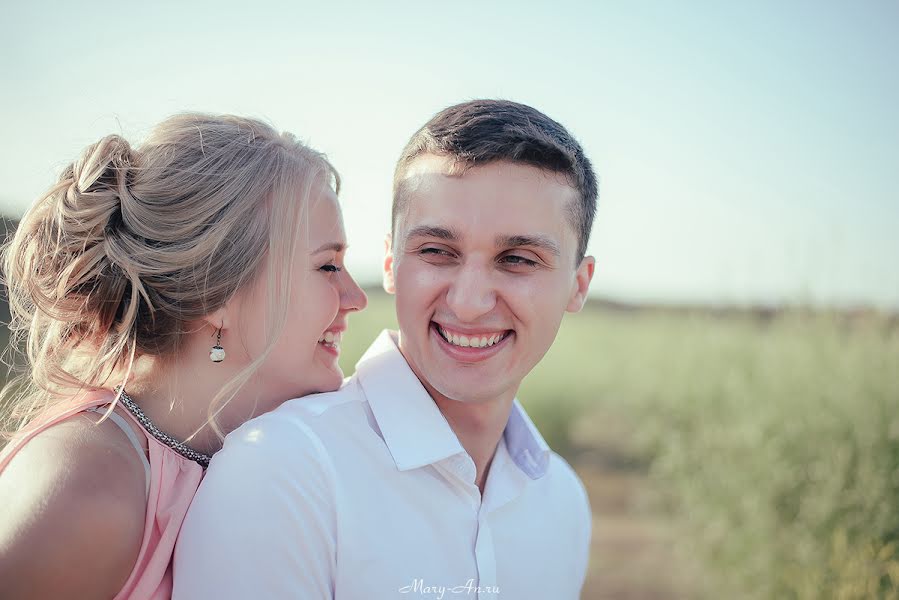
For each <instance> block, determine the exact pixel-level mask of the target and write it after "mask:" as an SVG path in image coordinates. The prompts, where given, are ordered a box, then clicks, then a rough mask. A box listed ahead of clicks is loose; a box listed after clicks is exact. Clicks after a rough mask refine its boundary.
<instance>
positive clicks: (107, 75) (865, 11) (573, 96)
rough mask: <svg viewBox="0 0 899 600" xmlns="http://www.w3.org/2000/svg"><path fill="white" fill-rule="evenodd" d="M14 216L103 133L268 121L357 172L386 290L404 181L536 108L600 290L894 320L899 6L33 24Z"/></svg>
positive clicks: (359, 241) (39, 20) (364, 278)
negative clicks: (573, 187) (399, 176)
mask: <svg viewBox="0 0 899 600" xmlns="http://www.w3.org/2000/svg"><path fill="white" fill-rule="evenodd" d="M3 13H4V19H3V22H2V23H0V82H2V93H0V110H2V111H3V114H4V115H5V119H3V123H2V125H0V127H2V129H0V131H2V133H3V135H2V137H0V182H2V183H0V212H2V213H3V214H6V215H9V216H21V214H22V213H23V212H24V211H25V210H26V209H27V207H28V206H29V205H30V203H31V202H33V201H34V200H35V199H36V198H37V197H38V196H39V195H40V194H41V193H42V191H43V190H45V189H46V188H47V187H48V186H49V185H50V184H51V183H52V182H53V181H54V180H55V178H56V176H57V174H58V173H59V171H61V170H62V169H63V167H65V165H66V164H68V163H69V162H70V161H72V160H73V159H75V158H76V157H77V156H78V154H79V153H80V151H81V150H82V149H83V148H84V147H85V146H87V145H88V144H90V143H93V142H95V141H96V140H98V139H100V138H101V137H103V136H104V135H106V134H109V133H120V134H123V135H124V136H125V137H126V138H128V139H129V140H131V141H132V142H134V143H139V142H140V139H141V138H142V137H143V136H144V135H146V133H147V132H148V131H149V130H150V129H151V128H152V126H153V125H154V124H155V123H157V122H159V121H161V120H162V119H164V118H165V117H166V116H168V115H171V114H173V113H176V112H181V111H185V110H200V111H207V112H226V113H235V114H240V115H247V116H254V117H260V118H263V119H265V120H267V121H269V122H271V123H272V124H274V125H275V126H276V127H277V128H278V129H281V130H287V131H291V132H293V133H294V134H295V135H296V136H297V137H298V138H299V139H301V140H303V141H305V142H307V143H309V144H310V145H312V146H313V147H315V148H317V149H319V150H322V151H324V152H325V153H327V155H328V157H329V158H330V159H331V161H332V162H333V163H334V164H335V166H336V167H337V169H338V170H339V171H340V173H341V177H342V181H343V187H342V191H341V202H342V203H343V209H344V218H345V223H346V229H347V236H348V238H349V241H350V250H349V253H348V257H347V261H348V266H349V267H350V269H351V271H352V272H353V273H354V274H355V275H356V277H357V279H359V280H360V281H361V282H363V283H368V284H372V283H375V282H377V281H378V280H379V278H380V263H381V254H382V249H383V238H384V234H385V233H386V231H387V229H388V228H389V212H390V197H391V178H392V173H393V167H394V162H395V160H396V159H397V157H398V156H399V153H400V151H401V149H402V147H403V145H404V144H405V142H406V141H407V140H408V138H409V137H410V136H411V134H412V133H413V132H414V131H415V130H416V129H417V128H418V127H420V126H421V125H422V124H424V122H425V121H427V119H428V118H430V117H431V116H432V115H433V114H434V113H436V112H437V111H438V110H440V109H442V108H444V107H446V106H448V105H450V104H454V103H457V102H460V101H464V100H469V99H473V98H480V97H489V98H509V99H512V100H516V101H519V102H523V103H526V104H530V105H532V106H534V107H536V108H538V109H540V110H542V111H544V112H545V113H547V114H548V115H549V116H550V117H552V118H554V119H555V120H557V121H559V122H561V123H562V124H563V125H565V126H566V127H567V128H568V129H569V131H571V132H572V133H573V134H574V135H575V137H577V138H578V140H580V142H581V144H582V145H583V147H584V149H585V151H586V153H587V156H588V157H589V158H590V159H591V160H592V162H593V164H594V167H595V168H596V171H597V172H598V174H599V177H600V198H599V209H598V212H597V219H596V224H595V227H594V230H593V235H592V238H591V243H590V245H589V248H588V250H589V252H590V253H591V254H593V255H594V256H595V257H596V260H597V274H596V277H595V279H594V281H593V285H592V292H593V293H594V294H596V295H598V296H602V297H606V298H611V299H615V300H619V301H628V302H660V303H702V304H728V305H740V306H745V305H754V304H766V305H775V304H783V303H787V304H798V303H812V304H816V305H822V306H875V307H880V308H890V309H896V308H899V267H897V257H899V191H897V190H899V110H897V108H896V107H899V2H897V1H896V0H892V1H875V0H872V1H863V2H857V3H848V2H836V1H825V2H821V1H817V2H806V1H801V0H796V1H792V0H791V1H789V2H773V1H771V2H769V1H760V2H752V3H748V2H736V1H731V2H725V1H721V2H711V1H708V2H705V1H695V2H694V1H685V2H662V1H661V0H660V1H657V2H645V1H637V2H614V3H613V2H601V1H594V2H570V1H566V0H558V1H553V2H527V3H525V2H504V1H493V2H485V1H481V2H474V1H468V0H457V1H454V2H452V3H446V2H427V1H422V0H419V1H418V2H406V1H395V2H375V1H372V2H365V3H362V2H357V3H352V2H341V1H340V0H336V1H332V2H326V3H325V2H316V3H311V2H303V1H294V2H284V3H277V2H265V1H257V2H230V1H228V0H219V1H218V2H154V3H142V4H141V5H137V3H117V4H109V3H108V2H102V3H101V2H93V1H84V2H78V3H77V6H76V3H63V2H56V3H53V2H44V1H40V0H38V1H34V2H29V3H25V2H17V3H15V4H9V5H7V4H6V3H4V7H3Z"/></svg>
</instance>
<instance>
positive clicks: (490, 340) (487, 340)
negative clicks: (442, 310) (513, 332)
mask: <svg viewBox="0 0 899 600" xmlns="http://www.w3.org/2000/svg"><path fill="white" fill-rule="evenodd" d="M437 331H438V332H439V333H440V335H441V336H442V337H443V339H445V340H446V341H447V342H449V343H450V344H452V345H453V346H459V347H461V348H485V347H487V346H493V345H494V344H498V343H499V342H501V341H503V339H505V337H506V336H507V335H508V334H509V332H508V331H501V332H499V333H491V334H485V335H474V336H467V335H461V334H456V333H450V332H449V331H447V330H446V329H444V328H443V327H441V326H440V325H437Z"/></svg>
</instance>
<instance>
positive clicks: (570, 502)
mask: <svg viewBox="0 0 899 600" xmlns="http://www.w3.org/2000/svg"><path fill="white" fill-rule="evenodd" d="M547 474H548V475H549V476H550V483H551V485H552V488H553V490H554V494H555V495H556V497H557V500H558V501H559V502H561V503H564V504H565V505H566V507H567V508H568V509H569V510H570V511H572V512H571V513H570V514H571V515H572V516H579V517H581V518H589V515H590V514H591V509H590V499H589V497H588V496H587V490H586V488H585V487H584V482H583V481H581V478H580V477H579V476H578V474H577V472H576V471H575V470H574V468H572V466H571V465H570V464H568V461H566V460H565V459H564V458H562V457H561V456H560V455H558V454H556V453H555V452H552V451H550V459H549V468H548V470H547Z"/></svg>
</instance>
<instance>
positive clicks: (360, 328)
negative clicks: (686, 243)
mask: <svg viewBox="0 0 899 600" xmlns="http://www.w3.org/2000/svg"><path fill="white" fill-rule="evenodd" d="M394 324H395V317H394V315H393V307H392V302H391V299H390V298H389V297H387V296H385V295H383V294H374V293H373V294H371V296H370V305H369V308H368V309H367V310H366V311H364V312H363V313H360V314H358V315H353V316H352V317H351V319H350V331H349V332H348V334H347V335H346V336H345V338H344V343H343V347H344V350H343V357H342V364H343V365H344V370H345V372H346V373H347V374H349V373H352V371H353V365H354V364H355V361H356V360H357V359H358V357H359V356H360V355H361V353H362V351H363V350H364V349H365V347H367V345H368V343H369V342H370V341H371V340H372V339H373V338H374V337H375V335H376V334H377V333H378V331H380V329H382V328H383V327H385V326H394ZM519 396H520V398H521V400H522V402H523V403H524V405H525V406H526V408H527V409H528V411H529V412H530V413H531V415H532V417H533V418H534V420H535V422H536V423H537V425H538V427H539V428H540V429H541V431H542V432H543V433H544V436H545V437H546V438H547V440H548V441H549V443H550V445H552V446H553V448H554V449H556V450H557V451H558V452H559V453H560V454H562V455H563V456H565V457H566V458H567V459H568V460H569V461H570V462H571V463H572V464H573V466H574V467H575V469H576V470H577V471H578V472H579V474H580V475H581V477H582V479H583V480H584V482H585V484H586V486H587V488H588V491H589V493H590V496H591V502H592V505H593V508H594V546H593V548H594V552H593V555H592V557H591V571H590V574H589V577H588V582H587V586H586V588H585V591H584V596H583V597H584V598H586V599H595V598H632V599H649V598H710V599H712V598H714V599H718V598H728V599H731V598H733V599H742V598H745V599H755V598H765V599H768V598H772V599H773V598H777V599H780V598H796V599H812V598H815V599H818V598H822V599H826V598H833V599H854V598H899V549H897V544H899V320H897V319H896V317H888V316H884V315H878V314H874V313H860V314H856V315H845V314H841V315H836V314H819V313H810V312H807V311H799V310H797V311H787V312H782V313H778V312H775V313H764V314H750V313H739V312H736V313H730V314H716V313H712V312H709V311H701V310H695V311H688V310H661V309H660V310H612V309H609V308H607V307H606V308H603V307H600V306H598V305H590V306H588V308H587V309H586V310H585V311H584V312H582V313H580V314H577V315H569V316H568V317H566V320H565V322H564V323H563V326H562V329H561V331H560V333H559V337H558V339H557V341H556V344H555V345H554V346H553V348H552V349H551V350H550V351H549V353H548V354H547V356H546V357H545V359H544V360H543V361H542V362H541V364H540V365H539V366H538V368H537V369H536V370H535V371H534V372H533V373H532V374H531V375H530V376H529V377H528V379H527V380H526V381H525V383H524V385H523V387H522V390H521V392H520V395H519Z"/></svg>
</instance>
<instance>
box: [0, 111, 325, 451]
mask: <svg viewBox="0 0 899 600" xmlns="http://www.w3.org/2000/svg"><path fill="white" fill-rule="evenodd" d="M323 185H333V188H334V190H335V191H338V190H339V185H340V181H339V177H338V175H337V172H336V171H335V170H334V168H333V167H332V166H331V165H330V163H328V161H327V160H326V159H325V157H324V156H323V155H322V154H320V153H318V152H316V151H314V150H312V149H310V148H308V147H306V146H304V145H303V144H301V143H299V142H297V141H296V140H295V139H294V138H293V136H292V135H290V134H287V133H285V134H279V133H278V132H277V131H275V130H274V129H273V128H272V127H271V126H269V125H267V124H265V123H263V122H261V121H258V120H254V119H248V118H242V117H236V116H230V115H223V116H217V115H207V114H195V113H190V114H180V115H176V116H173V117H171V118H169V119H167V120H165V121H163V122H162V123H161V124H159V125H158V126H157V127H156V128H155V129H154V130H153V131H152V133H151V134H150V135H149V137H148V139H147V140H146V141H145V142H144V143H143V144H142V145H140V146H139V147H137V148H132V147H131V146H130V145H129V143H128V142H127V141H126V140H125V139H123V138H122V137H120V136H118V135H109V136H106V137H104V138H103V139H101V140H100V141H99V142H97V143H96V144H93V145H91V146H89V147H88V148H87V149H85V151H84V152H83V153H82V155H81V157H80V158H79V159H78V160H77V161H75V162H74V163H72V164H71V165H69V166H68V167H66V168H65V170H64V171H63V172H62V174H61V175H60V177H59V181H58V182H57V184H56V185H54V186H53V187H52V188H51V189H50V190H49V191H48V192H47V194H46V195H44V196H43V197H42V198H40V199H39V200H38V201H37V202H36V203H35V204H34V205H33V206H32V207H31V209H30V210H29V211H28V212H27V213H26V215H25V216H24V217H23V219H22V221H21V223H20V224H19V226H18V228H17V230H16V232H15V235H14V236H13V238H12V240H11V241H10V242H9V243H8V244H7V245H6V247H5V248H4V249H3V269H4V274H5V279H6V283H7V285H8V288H9V302H10V312H11V314H12V320H11V323H10V330H11V332H12V334H13V337H12V344H19V345H20V347H24V352H25V355H26V358H27V369H26V372H25V373H23V374H22V375H20V376H19V377H18V378H17V379H15V380H13V381H12V382H10V384H8V385H7V386H6V388H5V389H4V391H3V396H4V401H5V402H7V403H8V402H10V399H11V397H13V396H15V397H17V400H16V401H15V402H13V403H12V404H13V406H12V411H11V412H10V414H9V415H8V417H7V418H6V419H4V421H5V422H4V425H5V427H3V429H4V430H5V431H6V432H7V433H8V432H9V431H11V430H12V429H18V428H21V427H22V426H24V425H25V424H27V423H28V422H29V421H31V420H32V419H33V418H34V416H35V415H37V414H39V413H41V412H43V411H45V410H46V409H47V408H49V407H51V406H52V405H53V404H54V403H55V402H57V401H58V399H59V398H65V397H70V396H71V394H72V393H73V392H74V393H77V392H78V391H80V390H84V389H95V388H98V387H102V386H103V385H106V384H107V382H108V381H109V380H110V378H111V377H116V378H117V381H116V383H123V384H124V383H125V382H126V381H127V379H128V377H129V375H130V373H131V370H132V368H133V365H134V362H135V359H136V358H138V357H141V356H152V357H159V358H162V359H166V358H171V357H173V356H175V355H177V353H178V350H179V348H180V347H181V344H182V341H183V338H184V336H185V335H186V334H187V333H189V331H188V328H189V327H190V325H191V324H192V323H193V324H195V323H196V322H197V321H198V320H199V319H200V318H201V317H203V316H204V315H208V314H209V313H211V312H213V311H215V310H217V309H218V308H220V307H222V306H223V305H224V304H225V302H227V301H228V300H229V299H230V298H231V297H232V296H233V295H234V294H235V292H237V291H238V290H239V289H240V288H241V287H242V286H244V285H245V284H247V283H248V282H250V281H251V280H253V279H254V275H255V274H256V273H257V272H259V268H260V267H261V266H262V264H263V261H264V260H268V261H271V267H272V268H270V269H268V273H269V276H268V282H267V285H268V291H269V294H268V297H269V304H270V306H269V309H270V312H269V314H270V315H274V318H272V319H269V322H268V323H267V324H266V325H267V336H268V337H267V339H268V346H267V348H266V350H265V351H264V352H263V353H262V354H261V355H260V356H258V357H254V360H253V361H252V362H251V364H250V365H248V366H247V367H246V368H245V369H243V370H242V371H241V372H240V373H238V374H237V375H236V376H235V377H234V378H233V379H232V380H230V381H228V382H227V383H226V384H225V385H224V386H223V388H222V390H221V391H220V392H219V393H218V394H217V395H216V397H215V398H214V399H212V401H211V404H210V409H209V410H210V412H209V414H210V419H211V420H212V422H213V424H214V423H215V419H214V417H215V415H217V414H218V412H219V411H220V410H221V408H222V407H223V406H224V405H225V404H227V402H228V401H229V400H230V399H231V398H233V397H234V395H236V394H237V392H238V391H239V389H240V388H241V386H242V385H243V384H244V383H246V381H247V380H248V379H249V378H250V377H251V376H252V374H253V373H254V372H255V371H256V370H257V369H258V367H259V366H260V364H262V362H263V361H264V360H265V358H266V356H267V355H268V353H269V352H270V351H271V348H272V346H273V345H274V343H275V342H276V340H277V338H278V336H279V334H280V332H281V330H282V329H283V326H284V323H285V320H286V317H287V310H288V306H287V301H288V294H289V290H290V285H291V281H290V279H291V272H292V269H290V268H289V263H290V260H291V257H292V256H293V254H294V249H295V248H296V246H297V244H298V243H300V240H302V239H304V238H305V237H308V223H307V219H306V218H305V216H306V214H307V204H308V201H309V199H310V197H311V196H312V195H313V194H316V193H317V192H318V191H319V190H320V188H321V186H323ZM23 342H24V346H21V345H22V344H23ZM214 427H215V428H216V431H217V432H218V433H219V434H220V435H221V431H220V430H219V429H218V428H217V427H216V426H215V425H214Z"/></svg>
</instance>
